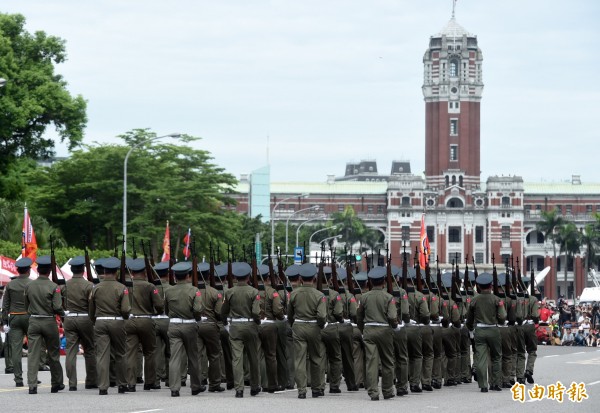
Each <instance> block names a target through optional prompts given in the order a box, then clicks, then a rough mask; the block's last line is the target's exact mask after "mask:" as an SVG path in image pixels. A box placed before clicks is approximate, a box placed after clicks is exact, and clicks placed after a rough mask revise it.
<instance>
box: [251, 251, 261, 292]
mask: <svg viewBox="0 0 600 413" xmlns="http://www.w3.org/2000/svg"><path fill="white" fill-rule="evenodd" d="M254 251H256V245H255V243H254V242H253V243H252V254H250V256H251V257H252V258H251V260H250V267H251V268H252V280H251V282H252V286H253V287H254V288H256V289H257V290H259V291H263V290H264V289H265V284H264V283H265V281H264V280H263V284H262V288H260V285H258V268H257V266H256V254H254ZM260 278H262V274H261V276H260Z"/></svg>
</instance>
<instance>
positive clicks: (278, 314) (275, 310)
mask: <svg viewBox="0 0 600 413" xmlns="http://www.w3.org/2000/svg"><path fill="white" fill-rule="evenodd" d="M265 267H266V268H265ZM268 272H269V268H268V267H267V266H266V265H262V266H261V273H262V274H264V275H265V276H266V275H268ZM263 280H264V281H265V282H266V283H267V284H266V285H265V290H264V291H263V296H264V303H263V311H264V317H265V318H264V319H263V320H262V321H261V325H260V328H259V336H260V342H261V345H262V350H263V353H264V358H265V367H266V376H267V380H268V387H267V391H268V392H269V393H275V392H276V391H277V390H283V389H280V388H279V384H278V375H277V324H276V321H277V320H283V316H284V314H283V305H282V304H281V298H280V295H279V292H277V291H276V290H275V288H276V287H277V285H271V278H270V277H268V276H267V277H265V278H263Z"/></svg>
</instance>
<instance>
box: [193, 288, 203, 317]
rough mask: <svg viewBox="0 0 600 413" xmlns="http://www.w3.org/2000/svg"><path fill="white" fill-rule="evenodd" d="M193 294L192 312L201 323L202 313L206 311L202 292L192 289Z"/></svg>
mask: <svg viewBox="0 0 600 413" xmlns="http://www.w3.org/2000/svg"><path fill="white" fill-rule="evenodd" d="M190 290H191V293H192V294H193V298H192V312H193V313H194V318H195V319H196V320H197V321H199V320H200V319H201V318H202V312H203V311H204V303H203V300H202V291H200V290H199V289H197V288H192V289H190Z"/></svg>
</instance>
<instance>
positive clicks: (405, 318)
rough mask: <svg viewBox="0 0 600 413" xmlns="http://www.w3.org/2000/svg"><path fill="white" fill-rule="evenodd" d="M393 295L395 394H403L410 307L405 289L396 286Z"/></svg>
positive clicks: (406, 384)
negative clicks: (395, 319)
mask: <svg viewBox="0 0 600 413" xmlns="http://www.w3.org/2000/svg"><path fill="white" fill-rule="evenodd" d="M397 275H398V274H395V276H397ZM394 296H395V298H396V312H397V313H398V328H397V329H395V330H394V358H395V366H394V367H395V373H396V396H404V395H406V394H408V337H407V335H406V328H405V326H406V325H407V324H409V323H410V309H409V304H408V294H407V293H406V290H404V289H403V288H401V287H399V286H398V289H397V290H394Z"/></svg>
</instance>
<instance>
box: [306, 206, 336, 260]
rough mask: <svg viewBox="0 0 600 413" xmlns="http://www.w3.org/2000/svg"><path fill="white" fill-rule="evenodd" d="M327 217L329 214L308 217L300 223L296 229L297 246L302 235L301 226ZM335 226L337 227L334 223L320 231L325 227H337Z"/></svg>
mask: <svg viewBox="0 0 600 413" xmlns="http://www.w3.org/2000/svg"><path fill="white" fill-rule="evenodd" d="M325 218H327V215H319V216H318V217H314V218H311V219H307V220H306V221H304V222H302V223H300V225H298V228H297V229H296V246H298V238H299V235H300V228H301V227H302V225H304V224H307V223H309V222H311V221H316V220H317V219H325ZM335 227H336V225H333V226H331V227H327V228H323V229H320V230H319V231H323V230H325V229H330V228H335ZM319 231H317V232H319ZM311 237H312V235H311ZM309 247H310V245H309ZM304 254H306V251H304Z"/></svg>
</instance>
